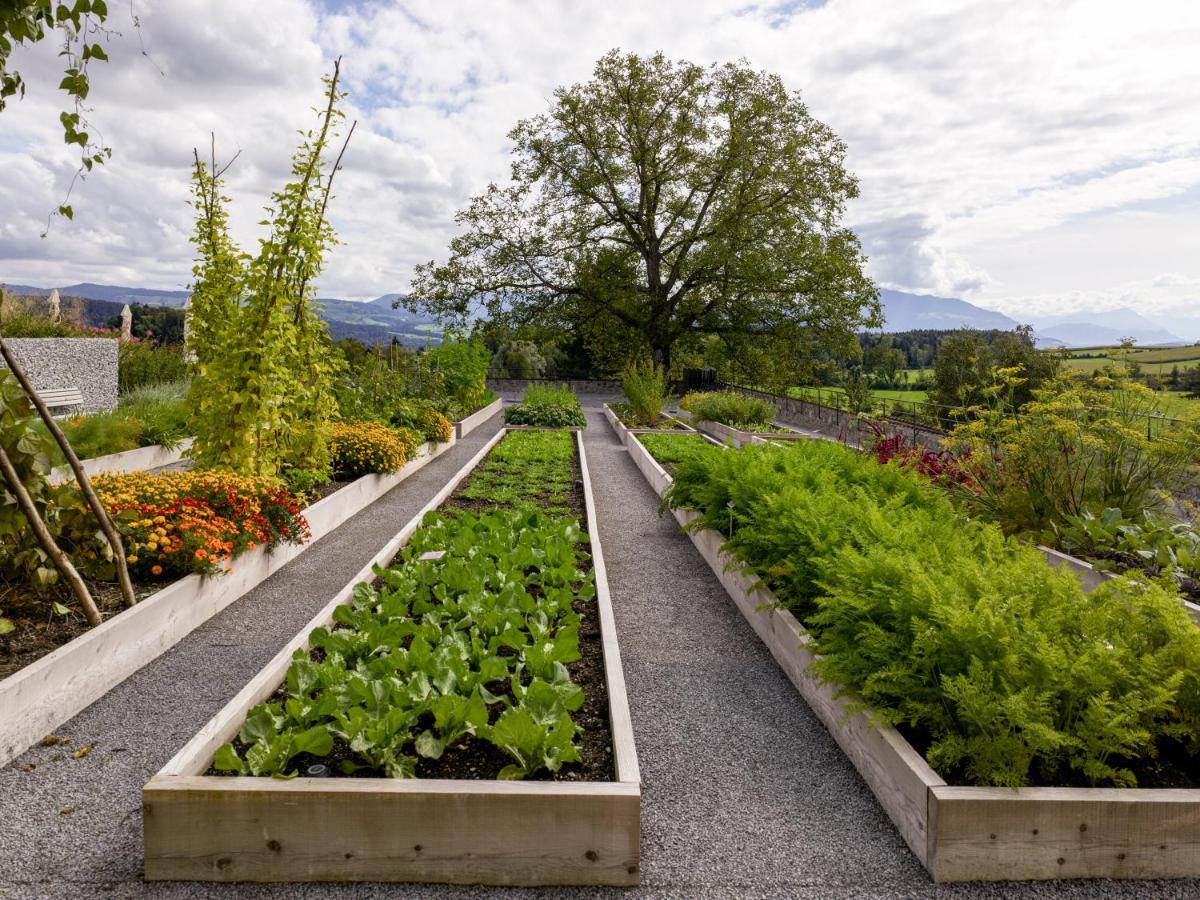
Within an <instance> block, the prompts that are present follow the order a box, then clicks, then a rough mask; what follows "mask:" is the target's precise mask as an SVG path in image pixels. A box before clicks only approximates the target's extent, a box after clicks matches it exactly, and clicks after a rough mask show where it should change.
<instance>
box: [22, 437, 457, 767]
mask: <svg viewBox="0 0 1200 900" xmlns="http://www.w3.org/2000/svg"><path fill="white" fill-rule="evenodd" d="M453 444H454V442H453V441H450V442H448V443H445V444H425V445H422V446H421V447H420V448H419V450H418V456H417V458H416V459H414V460H412V461H411V462H409V463H408V464H407V465H405V466H404V468H402V469H401V470H400V471H399V472H396V473H395V474H392V475H366V476H363V477H362V478H359V479H357V480H355V481H353V482H351V483H350V484H348V485H346V486H345V487H343V488H342V489H341V490H338V491H336V492H335V493H333V494H331V495H329V496H327V497H325V498H323V499H321V500H318V501H317V502H316V503H314V504H312V505H311V506H309V507H308V508H307V509H305V510H304V516H305V518H306V519H307V520H308V523H309V529H310V531H311V533H312V539H311V541H310V542H309V543H308V544H285V545H281V546H278V547H276V548H275V549H274V550H273V551H268V550H267V549H266V548H258V549H255V550H251V551H249V552H248V553H244V554H242V555H241V556H239V557H238V558H237V559H236V560H235V561H234V563H233V567H232V571H231V572H230V573H229V574H227V575H223V576H218V577H202V576H200V575H188V576H186V577H184V578H180V579H179V580H178V581H175V582H173V583H171V584H168V585H166V586H165V587H162V588H161V589H160V590H158V591H156V592H154V593H152V594H150V595H149V596H147V597H145V599H143V600H141V601H140V602H139V603H138V604H137V605H135V606H133V607H130V608H128V609H125V610H123V611H122V612H120V613H118V614H117V615H115V616H113V617H112V618H110V619H107V620H106V621H104V622H102V623H101V624H100V625H97V626H96V627H94V628H90V629H88V630H87V631H86V632H84V633H83V634H81V635H80V636H79V637H77V638H75V639H74V640H71V641H70V642H69V643H66V644H64V645H62V646H61V647H59V648H58V649H56V650H54V651H53V652H51V653H48V654H46V655H45V656H43V657H41V658H40V659H38V660H37V661H36V662H33V663H30V664H29V665H27V666H25V667H24V668H22V669H20V670H19V671H17V672H14V673H13V674H12V675H9V676H8V677H7V678H5V679H3V680H2V681H0V765H3V764H4V763H6V762H8V761H9V760H11V759H13V758H14V757H16V756H18V755H19V754H21V753H22V752H24V750H25V749H26V748H28V747H29V746H31V745H32V744H33V743H35V742H36V741H38V740H40V739H41V738H43V737H44V736H46V735H47V734H48V733H50V732H51V731H52V730H53V729H54V728H56V727H58V726H59V725H61V724H62V723H63V722H65V721H67V720H68V719H70V718H71V717H72V716H74V715H76V714H77V713H79V712H80V711H81V710H83V709H85V708H86V707H87V706H89V705H90V704H91V703H93V702H94V701H96V700H97V699H99V698H100V697H101V696H103V695H104V694H105V693H107V692H108V691H109V690H111V689H112V688H113V687H115V686H116V685H118V684H120V683H121V682H122V681H124V680H125V679H126V678H128V677H129V676H130V675H132V674H133V673H134V672H136V671H137V670H138V669H140V668H141V667H142V666H144V665H146V663H148V662H150V661H151V660H153V659H155V658H156V657H157V656H159V655H160V654H162V653H163V652H165V651H166V650H168V649H169V648H171V647H172V646H174V645H175V644H176V643H178V642H179V641H180V640H182V639H183V638H184V637H186V636H187V635H188V634H189V633H190V632H191V631H193V630H194V629H195V628H196V627H198V626H199V625H201V624H203V623H204V622H205V621H207V620H208V619H209V618H211V617H212V616H214V615H216V614H217V613H218V612H220V611H221V610H223V609H224V608H225V607H227V606H229V604H231V603H233V602H234V601H235V600H237V599H238V598H239V597H241V596H242V595H243V594H245V593H247V592H248V591H250V590H251V589H253V588H254V587H256V586H257V585H258V584H260V583H261V582H262V581H264V580H265V579H266V578H268V577H269V576H270V575H271V574H273V573H274V572H276V571H278V570H279V569H280V568H281V567H283V566H284V565H285V564H287V563H288V562H290V561H291V560H293V559H295V558H296V557H297V556H298V555H299V554H300V553H302V552H303V551H304V549H305V548H306V547H308V546H310V544H311V543H312V542H315V541H317V540H319V539H320V538H321V537H323V536H324V535H326V534H328V533H329V532H331V531H333V530H334V529H335V528H337V527H338V526H339V525H341V524H342V523H343V522H345V521H346V520H347V519H349V518H350V517H351V516H353V515H355V514H356V513H358V512H360V511H361V510H362V509H364V508H365V507H367V506H368V505H370V504H371V503H373V502H374V501H375V500H377V499H378V498H379V497H381V496H383V495H384V494H386V493H387V492H388V491H390V490H391V489H392V488H394V487H395V486H396V485H398V484H399V483H400V482H401V481H403V480H404V479H405V478H407V477H408V476H409V475H411V474H412V473H413V472H416V471H417V470H418V469H420V468H422V467H423V466H424V465H425V464H427V463H428V462H429V461H430V460H431V459H433V458H435V457H437V456H439V455H441V454H442V453H443V452H445V451H446V450H447V449H449V448H450V447H451V446H453Z"/></svg>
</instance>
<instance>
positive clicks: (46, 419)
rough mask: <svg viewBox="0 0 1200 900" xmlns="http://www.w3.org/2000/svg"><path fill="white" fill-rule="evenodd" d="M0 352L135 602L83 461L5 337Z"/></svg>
mask: <svg viewBox="0 0 1200 900" xmlns="http://www.w3.org/2000/svg"><path fill="white" fill-rule="evenodd" d="M0 355H2V356H3V357H4V361H5V363H7V364H8V369H9V371H10V372H12V373H13V375H14V376H16V379H17V382H18V383H19V384H20V385H21V388H22V389H23V390H24V391H25V393H26V394H27V395H28V396H29V402H30V403H32V404H33V406H34V408H35V409H36V410H37V412H38V415H39V416H40V417H41V419H42V422H43V424H45V426H46V429H47V430H48V431H49V432H50V434H51V435H53V436H54V440H55V441H57V442H58V446H59V449H61V450H62V454H63V456H64V457H65V458H66V460H67V464H68V465H69V466H70V467H71V471H72V472H74V473H75V481H76V482H77V483H78V485H79V490H80V491H81V492H82V493H83V496H84V499H86V500H87V504H88V506H89V507H91V510H92V515H94V516H95V517H96V521H97V523H99V525H100V530H101V531H103V532H104V536H105V537H106V538H107V539H108V545H109V547H111V548H112V552H113V561H114V563H115V564H116V567H117V582H118V583H119V584H120V585H121V596H122V597H124V598H125V605H126V606H133V605H134V604H135V603H137V595H136V594H134V592H133V583H132V582H131V581H130V580H129V569H128V567H126V565H125V544H124V543H123V542H122V541H121V535H120V533H119V532H118V531H117V528H116V526H115V525H113V522H112V519H110V518H109V516H108V510H106V509H105V508H104V505H103V504H102V503H101V502H100V498H99V497H97V496H96V491H95V490H94V489H93V488H92V482H91V481H90V480H89V479H88V477H87V473H86V472H84V471H83V464H82V463H80V462H79V457H78V456H77V455H76V453H75V450H74V448H73V447H72V446H71V442H70V441H68V440H67V436H66V435H65V434H63V431H62V429H61V428H59V427H58V422H56V421H55V420H54V416H52V415H50V410H49V409H47V408H46V404H45V403H43V402H42V398H41V397H39V396H38V394H37V391H35V390H34V389H33V385H32V384H30V383H29V379H28V378H27V377H26V375H25V370H24V369H22V368H21V366H20V364H18V363H17V360H16V358H15V357H14V356H13V355H12V353H11V352H10V351H9V349H8V345H7V344H6V343H4V338H0ZM92 624H93V625H95V624H97V623H96V622H93V623H92Z"/></svg>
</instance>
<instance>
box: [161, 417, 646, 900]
mask: <svg viewBox="0 0 1200 900" xmlns="http://www.w3.org/2000/svg"><path fill="white" fill-rule="evenodd" d="M506 431H507V429H501V430H500V432H499V433H498V434H497V435H496V437H495V438H493V439H492V440H491V441H490V442H489V443H488V444H487V445H486V446H485V447H483V448H482V449H481V450H480V451H479V453H478V454H477V455H476V456H475V457H474V458H473V459H472V460H471V461H470V462H469V463H467V465H466V466H464V467H463V468H462V469H461V470H460V471H459V472H458V473H457V474H456V475H455V476H454V477H453V478H452V479H450V481H449V482H448V483H447V484H446V486H445V487H444V488H442V490H441V491H440V492H439V493H438V494H437V496H435V497H434V498H433V499H432V500H431V501H430V502H429V503H428V504H427V505H426V506H425V508H424V509H422V510H421V511H420V512H419V513H417V515H416V516H414V517H413V519H412V520H411V521H409V522H408V523H407V524H406V525H405V526H404V527H403V528H402V529H401V530H400V532H399V533H398V534H397V535H396V536H395V537H394V538H392V540H391V541H390V542H388V544H387V545H386V546H385V547H384V548H383V549H382V550H381V551H380V552H379V553H378V554H376V556H375V558H374V559H373V560H372V561H371V563H369V564H368V565H367V566H365V567H364V568H363V569H362V571H361V572H359V573H358V575H356V576H355V578H354V579H353V580H351V582H350V583H349V584H347V585H346V586H345V588H343V589H342V590H341V591H340V592H339V593H338V594H337V596H335V597H333V598H332V600H331V601H330V602H329V604H328V605H327V606H326V607H325V608H324V609H323V610H322V611H321V612H320V613H319V614H318V615H317V616H316V617H314V618H313V620H312V621H311V622H310V623H309V624H308V625H306V626H305V627H304V628H303V629H302V630H301V631H300V632H299V634H297V635H296V637H295V638H293V639H292V640H291V641H290V642H289V643H288V645H287V646H286V647H284V648H283V650H281V651H280V653H279V654H278V655H277V656H276V657H275V658H274V659H273V660H272V661H271V662H270V663H269V664H268V665H267V666H266V667H265V668H264V669H263V670H262V671H261V672H259V674H258V675H257V676H255V678H254V679H253V680H252V681H251V682H250V683H249V684H248V685H246V687H245V688H244V689H243V690H242V691H241V692H240V693H239V694H238V695H237V696H236V697H234V698H233V700H231V701H230V702H229V704H228V705H226V706H225V708H224V709H222V710H221V711H220V712H219V713H218V714H217V715H216V716H214V717H213V719H212V720H211V721H209V723H208V724H207V725H205V726H204V728H202V729H201V730H200V732H199V733H198V734H197V735H196V736H195V737H194V738H193V739H192V740H191V741H190V742H189V743H188V744H187V745H186V746H185V747H184V748H183V749H182V750H181V751H180V752H179V753H178V754H177V755H176V756H175V757H174V759H172V760H171V761H170V762H169V763H167V765H166V766H164V767H163V769H162V770H161V771H160V772H159V773H158V774H157V775H155V776H154V778H152V779H151V780H150V781H149V782H148V783H147V784H146V786H145V788H144V790H143V794H142V796H143V811H144V824H145V874H146V878H147V879H148V880H168V879H179V880H193V881H423V882H448V883H455V884H478V883H482V884H499V885H567V884H611V885H631V884H637V883H638V881H639V866H640V849H639V843H640V838H641V778H640V775H639V772H638V762H637V754H636V751H635V748H634V741H633V727H632V723H631V721H630V716H629V702H628V699H627V696H626V691H625V679H624V675H623V672H622V669H621V660H620V654H619V651H618V648H617V638H616V624H615V621H614V618H613V612H612V604H611V600H610V598H609V592H608V579H607V577H606V575H605V568H604V556H603V553H602V551H601V548H600V543H599V532H598V530H597V527H596V514H595V505H594V501H593V499H592V490H591V480H590V477H589V474H588V468H587V458H586V456H585V455H584V450H583V441H582V437H581V436H580V435H578V433H577V435H576V441H577V447H578V449H579V459H580V464H581V468H582V474H583V484H584V493H585V505H586V509H587V516H588V536H589V540H590V543H591V548H590V549H591V554H592V561H593V567H594V571H595V579H596V603H597V604H598V607H599V613H600V631H601V641H602V643H603V648H604V667H605V681H606V684H607V688H608V699H609V717H610V722H611V726H612V734H613V751H614V752H613V757H614V765H615V769H616V780H614V781H611V782H564V781H558V782H553V781H541V782H538V781H533V782H523V781H517V782H504V781H466V780H446V779H406V780H397V779H386V778H384V779H380V778H362V779H354V778H325V779H312V778H310V779H304V778H298V779H294V780H290V781H289V780H281V779H273V778H254V777H227V776H211V775H205V774H203V773H204V772H206V771H208V769H209V766H210V764H211V762H212V758H213V754H214V753H215V752H216V750H217V749H218V748H219V747H220V746H221V745H223V744H224V743H226V742H228V741H229V740H231V739H232V737H233V736H234V735H235V734H236V733H237V731H238V729H239V728H240V726H241V724H242V722H243V720H244V719H245V716H246V713H247V712H248V711H249V709H250V708H251V707H253V706H254V705H256V704H258V703H262V702H263V701H265V700H266V699H267V698H268V697H269V696H270V695H271V694H272V693H273V692H274V691H275V689H276V687H277V686H278V685H279V683H280V682H281V681H282V680H283V678H284V676H285V675H286V672H287V669H288V666H289V664H290V662H291V659H292V654H293V652H294V651H296V650H297V649H300V648H303V647H306V646H307V641H308V635H309V633H310V632H311V631H312V630H313V629H314V628H316V627H317V626H320V625H325V624H327V623H328V622H329V621H330V620H331V618H332V615H333V611H334V609H335V608H336V607H337V606H338V605H340V604H342V603H345V602H347V601H348V599H349V597H350V595H351V592H352V591H353V588H354V585H355V584H357V583H358V582H360V581H363V580H369V579H370V578H371V577H372V571H371V570H372V567H373V566H374V565H376V564H378V565H386V564H388V563H389V562H390V561H391V560H392V559H393V558H394V557H395V555H396V554H397V553H398V552H399V551H400V549H401V548H402V547H403V546H404V545H405V544H406V543H407V542H408V540H409V538H410V537H411V535H412V534H413V532H414V531H416V529H417V528H418V527H419V526H420V523H421V520H422V518H423V517H424V515H425V513H426V512H427V511H429V510H431V509H434V508H436V507H437V506H438V505H439V504H440V503H441V502H442V501H443V500H444V499H445V498H446V497H448V496H449V495H450V494H451V493H452V492H453V491H454V489H455V487H457V485H458V484H459V482H460V481H462V480H463V479H464V478H465V477H466V476H467V475H468V474H469V473H470V471H471V470H472V469H473V468H474V467H475V466H476V465H477V464H478V463H479V462H480V461H481V460H482V459H483V458H484V457H485V456H486V455H487V453H488V451H489V450H491V448H492V447H493V446H494V445H495V443H496V442H497V441H499V440H500V439H501V438H502V437H503V436H504V434H505V433H506Z"/></svg>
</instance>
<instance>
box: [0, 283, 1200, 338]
mask: <svg viewBox="0 0 1200 900" xmlns="http://www.w3.org/2000/svg"><path fill="white" fill-rule="evenodd" d="M5 289H6V290H8V291H9V292H11V293H13V294H21V295H26V296H42V297H44V296H47V295H49V293H50V288H41V287H33V286H31V285H23V284H10V285H5ZM58 292H59V294H60V295H61V296H63V297H64V298H65V297H79V298H82V299H84V300H87V301H93V302H94V304H95V306H96V308H95V309H94V310H93V311H92V315H91V316H90V318H92V319H94V320H96V321H98V322H102V321H106V320H107V319H108V318H109V317H110V316H112V315H115V314H116V313H118V312H120V304H124V303H145V304H147V305H150V306H169V307H175V308H179V307H182V306H183V304H184V302H185V301H186V300H187V297H188V292H187V291H171V290H152V289H147V288H135V287H126V286H121V285H107V284H92V283H89V282H83V283H80V284H70V285H66V286H65V287H60V288H59V289H58ZM879 293H880V302H881V304H882V306H883V314H884V327H883V330H884V331H887V332H896V331H915V330H922V329H926V330H938V331H945V330H953V329H957V328H974V329H979V330H989V329H1000V330H1003V331H1011V330H1012V329H1014V328H1016V327H1018V326H1019V325H1023V324H1029V325H1032V326H1033V328H1034V338H1035V339H1036V341H1037V343H1038V345H1039V346H1043V347H1096V346H1113V345H1116V344H1118V343H1120V341H1121V339H1122V338H1126V337H1132V338H1133V339H1134V340H1135V341H1136V342H1137V343H1138V344H1140V345H1143V346H1149V345H1167V344H1186V343H1190V341H1188V340H1185V339H1184V338H1181V337H1179V336H1178V334H1176V333H1175V332H1174V331H1172V330H1171V329H1170V328H1168V327H1166V326H1165V325H1164V324H1163V323H1161V322H1156V321H1153V320H1152V319H1149V318H1147V317H1146V316H1144V315H1142V314H1141V313H1139V312H1137V311H1136V310H1132V309H1128V308H1121V309H1115V310H1107V311H1103V312H1089V313H1070V314H1066V315H1058V316H1041V317H1032V318H1030V319H1028V320H1026V321H1020V322H1019V321H1018V320H1017V319H1014V318H1012V317H1011V316H1007V315H1005V314H1004V313H1002V312H998V311H997V310H994V309H986V308H984V307H982V306H976V305H975V304H974V303H969V302H967V301H966V300H960V299H958V298H955V297H937V296H934V295H932V294H911V293H907V292H905V291H893V290H888V289H884V290H881V291H880V292H879ZM403 297H404V295H403V294H384V295H383V296H382V297H376V298H375V299H374V300H367V301H357V300H341V299H338V298H336V297H323V298H319V299H318V301H317V302H318V304H319V305H320V307H321V316H322V318H324V319H325V321H326V322H327V323H328V325H329V332H330V334H331V335H332V336H333V337H334V338H335V339H338V338H346V337H353V338H357V339H358V340H360V341H362V342H363V343H366V344H380V343H390V342H391V340H392V338H393V337H395V338H397V339H399V340H400V341H401V342H402V343H404V344H407V345H409V346H425V345H427V344H429V343H437V342H438V341H439V340H441V333H442V329H441V327H440V326H439V325H438V324H437V322H435V321H434V320H433V319H431V318H428V317H423V316H417V315H414V314H412V313H410V312H408V311H406V310H404V309H394V308H393V307H392V303H393V302H394V301H396V300H398V299H402V298H403ZM110 304H112V305H115V306H111V307H110ZM1180 322H1181V323H1182V324H1181V325H1180V326H1179V327H1180V330H1184V328H1183V325H1185V324H1186V323H1185V322H1183V320H1180ZM1188 336H1189V337H1192V336H1193V335H1192V333H1191V330H1190V329H1189V330H1188ZM1196 336H1200V335H1196Z"/></svg>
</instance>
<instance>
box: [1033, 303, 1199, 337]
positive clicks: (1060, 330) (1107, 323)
mask: <svg viewBox="0 0 1200 900" xmlns="http://www.w3.org/2000/svg"><path fill="white" fill-rule="evenodd" d="M1034 326H1035V327H1036V328H1037V333H1038V336H1039V337H1046V338H1055V339H1057V340H1059V341H1062V342H1063V343H1064V344H1065V345H1066V346H1068V347H1102V346H1112V345H1115V344H1119V343H1120V342H1121V340H1122V339H1123V338H1133V339H1134V341H1136V342H1137V343H1138V344H1140V345H1142V346H1150V345H1155V344H1186V343H1187V341H1185V340H1184V339H1183V338H1181V337H1179V335H1177V334H1175V333H1174V332H1172V331H1169V330H1167V329H1166V328H1164V327H1163V326H1162V325H1160V324H1159V323H1157V322H1152V321H1151V320H1150V319H1147V318H1146V317H1145V316H1143V315H1142V314H1141V313H1139V312H1137V311H1136V310H1133V309H1128V308H1124V307H1123V308H1121V309H1110V310H1104V311H1101V312H1086V313H1084V312H1077V313H1068V314H1066V315H1060V316H1046V317H1043V318H1040V319H1036V320H1035V321H1034Z"/></svg>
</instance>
